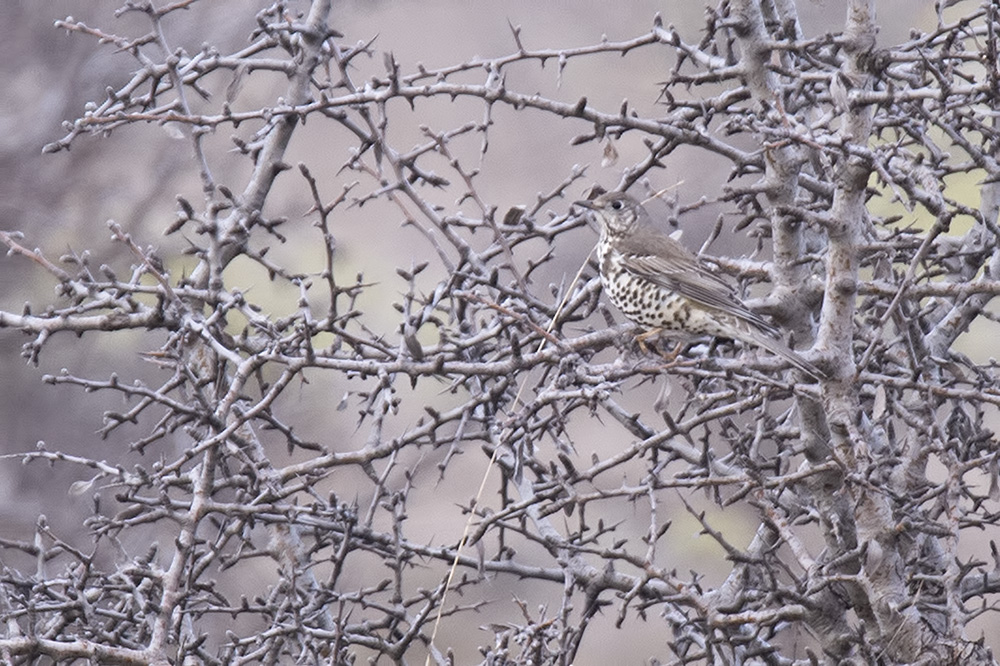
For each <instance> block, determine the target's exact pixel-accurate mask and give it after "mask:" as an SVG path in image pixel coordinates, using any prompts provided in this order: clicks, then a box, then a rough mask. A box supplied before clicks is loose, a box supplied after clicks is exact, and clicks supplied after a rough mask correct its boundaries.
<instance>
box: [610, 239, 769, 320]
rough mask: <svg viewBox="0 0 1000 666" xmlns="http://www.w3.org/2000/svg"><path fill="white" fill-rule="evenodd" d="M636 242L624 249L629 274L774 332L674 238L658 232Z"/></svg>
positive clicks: (725, 283) (727, 285)
mask: <svg viewBox="0 0 1000 666" xmlns="http://www.w3.org/2000/svg"><path fill="white" fill-rule="evenodd" d="M635 241H637V242H635V243H629V244H628V245H629V247H625V248H623V249H624V252H623V257H622V258H623V267H624V268H625V269H626V270H627V271H629V272H630V273H633V274H634V275H637V276H639V277H641V278H643V279H646V280H649V281H650V282H654V283H656V284H658V285H660V286H661V287H663V288H665V289H669V290H670V291H673V292H675V293H677V294H680V295H681V296H684V297H686V298H689V299H691V300H692V301H694V302H695V303H698V304H700V305H703V306H705V307H709V308H714V309H716V310H721V311H722V312H725V313H727V314H730V315H733V316H735V317H737V318H738V319H742V320H743V321H745V322H747V323H748V324H750V325H751V326H753V327H754V328H757V329H760V330H761V331H764V332H766V333H768V334H771V335H773V334H774V333H775V328H774V327H773V326H772V325H771V324H769V323H768V322H767V321H765V320H764V319H763V318H762V317H761V316H760V315H758V314H757V313H756V312H753V311H752V310H749V309H747V307H746V306H745V305H743V303H742V302H740V300H739V299H738V298H737V297H736V294H735V292H734V291H733V288H732V287H731V286H730V285H729V284H728V283H727V282H725V281H724V280H723V279H722V278H720V277H718V276H716V275H715V274H714V273H712V272H711V271H710V269H708V268H707V267H706V266H705V265H704V264H703V263H702V262H701V261H699V260H698V258H697V257H696V256H694V255H693V254H692V253H691V252H690V251H689V250H688V249H687V248H686V247H684V246H683V245H681V244H680V243H678V242H677V241H675V240H673V239H672V238H669V237H666V236H661V235H659V234H657V235H655V236H654V235H647V236H645V237H644V238H643V237H638V238H636V239H635Z"/></svg>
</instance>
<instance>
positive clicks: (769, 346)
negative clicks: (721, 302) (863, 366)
mask: <svg viewBox="0 0 1000 666" xmlns="http://www.w3.org/2000/svg"><path fill="white" fill-rule="evenodd" d="M739 337H741V338H743V339H746V338H750V340H749V342H753V343H754V344H756V345H758V346H760V347H763V348H764V349H766V350H768V351H769V352H771V353H772V354H776V355H778V356H780V357H781V358H783V359H785V360H786V361H788V362H789V363H791V364H792V366H793V367H795V368H798V369H799V370H801V371H802V372H804V373H805V374H807V375H808V376H809V377H811V378H813V379H815V380H816V381H819V380H821V379H825V378H826V373H824V372H823V371H822V370H820V369H819V368H818V367H816V365H814V364H813V363H810V362H809V361H807V360H805V359H804V358H802V357H801V356H799V355H798V354H797V353H795V351H793V350H792V349H789V348H788V345H786V344H785V343H784V342H782V341H781V340H775V339H774V338H772V337H770V336H768V335H767V334H765V333H763V332H761V331H756V330H752V329H751V330H749V331H743V335H741V336H739Z"/></svg>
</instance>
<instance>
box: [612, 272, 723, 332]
mask: <svg viewBox="0 0 1000 666" xmlns="http://www.w3.org/2000/svg"><path fill="white" fill-rule="evenodd" d="M602 277H604V276H602ZM603 283H604V289H605V290H606V291H607V293H608V297H609V298H610V299H611V302H612V303H614V304H615V307H617V308H618V309H619V310H621V311H622V314H624V315H625V316H626V317H628V318H629V319H631V320H632V321H633V322H635V323H636V324H639V325H640V326H644V327H646V328H663V329H667V330H673V331H686V332H689V333H694V334H701V333H713V331H712V330H711V328H712V327H710V326H707V323H708V322H707V321H706V317H705V314H706V313H705V312H704V311H702V310H701V309H700V308H697V307H694V306H692V304H691V302H690V301H689V300H688V299H686V298H684V297H683V296H680V295H678V294H676V293H674V292H672V291H670V290H669V289H664V288H663V287H661V286H659V285H657V284H655V283H653V282H649V281H648V280H643V279H642V278H638V277H636V276H634V275H631V274H628V273H625V272H624V271H613V272H611V273H610V274H608V275H607V276H606V277H604V279H603Z"/></svg>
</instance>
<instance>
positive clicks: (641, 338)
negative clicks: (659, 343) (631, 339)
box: [635, 328, 663, 354]
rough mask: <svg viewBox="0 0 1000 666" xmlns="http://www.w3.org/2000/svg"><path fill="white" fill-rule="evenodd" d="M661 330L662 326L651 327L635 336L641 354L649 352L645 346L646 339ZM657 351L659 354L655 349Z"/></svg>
mask: <svg viewBox="0 0 1000 666" xmlns="http://www.w3.org/2000/svg"><path fill="white" fill-rule="evenodd" d="M662 332H663V329H662V328H653V329H650V330H648V331H646V332H645V333H640V334H639V335H637V336H635V341H636V342H638V343H639V349H640V350H642V353H643V354H648V353H649V347H647V346H646V340H648V339H649V338H651V337H653V336H655V335H659V334H660V333H662ZM657 353H658V354H659V351H657Z"/></svg>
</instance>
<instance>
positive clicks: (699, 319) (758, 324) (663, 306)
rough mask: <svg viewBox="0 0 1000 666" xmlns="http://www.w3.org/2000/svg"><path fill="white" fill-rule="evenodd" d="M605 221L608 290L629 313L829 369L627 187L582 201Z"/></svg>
mask: <svg viewBox="0 0 1000 666" xmlns="http://www.w3.org/2000/svg"><path fill="white" fill-rule="evenodd" d="M577 204H579V205H581V206H584V207H585V208H589V209H591V210H592V211H594V213H595V214H596V215H595V217H596V218H597V220H598V222H600V227H601V239H600V240H599V241H598V243H597V258H598V262H599V264H600V270H601V282H602V283H603V285H604V289H605V291H606V292H607V294H608V297H609V298H610V299H611V302H612V303H614V304H615V305H616V306H617V307H618V309H620V310H621V311H622V312H623V313H624V314H625V316H626V317H628V318H629V319H631V320H632V321H634V322H635V323H637V324H639V325H640V326H643V327H645V328H648V329H651V330H650V331H649V332H648V333H646V334H643V335H642V336H640V341H642V339H644V338H645V337H646V336H648V335H653V334H656V333H658V332H659V331H661V330H668V331H681V332H686V333H693V334H695V335H713V336H719V337H725V338H734V339H736V340H742V341H743V342H747V343H750V344H753V345H756V346H759V347H763V348H764V349H767V350H768V351H770V352H772V353H774V354H777V355H778V356H780V357H782V358H783V359H785V360H786V361H788V362H789V363H791V364H792V365H793V366H795V367H796V368H798V369H799V370H802V371H803V372H804V373H806V374H807V375H809V376H810V377H813V378H814V379H819V378H821V377H822V376H823V373H822V372H821V371H820V370H819V368H817V367H816V366H815V365H813V364H812V363H810V362H808V361H806V360H805V359H803V358H802V357H800V356H799V355H798V354H796V353H795V352H794V351H792V350H791V349H789V348H788V347H787V346H785V345H784V344H783V343H782V342H780V341H779V340H777V339H776V337H775V336H777V335H778V330H777V329H776V328H774V326H772V325H771V324H769V323H768V322H767V321H765V320H764V319H763V318H762V317H761V316H760V315H758V314H757V313H755V312H753V311H752V310H750V309H748V308H747V307H746V306H745V305H744V304H743V302H742V301H740V299H739V298H738V297H737V296H736V293H735V292H734V291H733V289H732V287H730V286H729V284H728V283H726V282H725V281H724V280H722V278H720V277H719V276H717V275H716V274H715V273H714V272H712V270H711V269H710V268H709V267H708V266H706V265H705V264H704V263H702V262H701V260H699V258H698V257H697V256H695V255H694V254H693V253H692V252H691V251H689V250H688V249H687V248H686V247H684V246H683V245H681V244H680V243H678V242H677V241H675V240H674V239H673V238H671V237H670V236H668V235H667V234H665V233H663V232H662V231H660V230H659V229H657V228H656V226H655V225H654V224H653V221H652V219H651V218H650V217H649V213H647V212H646V209H645V208H643V207H642V204H640V203H639V202H638V201H637V200H636V199H635V198H633V197H631V196H629V195H628V194H623V193H621V192H609V193H607V194H602V195H601V196H599V197H597V198H595V199H594V200H593V201H578V202H577Z"/></svg>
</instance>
